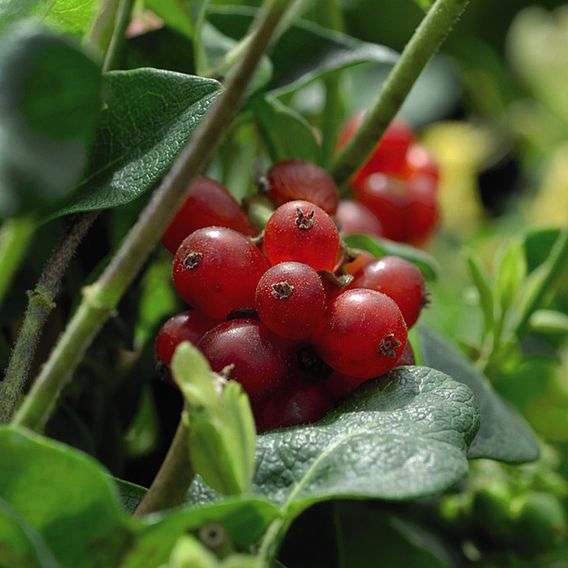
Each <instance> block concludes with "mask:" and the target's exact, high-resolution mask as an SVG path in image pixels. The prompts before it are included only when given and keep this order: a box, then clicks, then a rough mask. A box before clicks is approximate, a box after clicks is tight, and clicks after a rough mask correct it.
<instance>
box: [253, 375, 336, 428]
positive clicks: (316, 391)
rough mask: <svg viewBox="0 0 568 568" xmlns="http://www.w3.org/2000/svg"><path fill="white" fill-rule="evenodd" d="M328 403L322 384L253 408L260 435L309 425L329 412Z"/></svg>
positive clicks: (299, 388) (302, 388)
mask: <svg viewBox="0 0 568 568" xmlns="http://www.w3.org/2000/svg"><path fill="white" fill-rule="evenodd" d="M331 406H332V404H331V401H330V399H329V396H328V395H327V393H326V391H325V388H324V385H323V384H322V383H315V384H311V385H303V386H300V387H298V388H296V389H294V390H292V391H290V392H285V393H276V395H275V396H273V397H271V398H270V399H268V400H267V401H262V402H260V403H257V404H255V405H254V414H255V419H256V424H257V429H258V431H259V432H266V431H269V430H275V429H276V428H287V427H290V426H296V425H298V424H309V423H311V422H317V421H318V420H321V419H322V418H323V417H324V416H325V415H326V414H327V413H328V412H329V411H330V410H331Z"/></svg>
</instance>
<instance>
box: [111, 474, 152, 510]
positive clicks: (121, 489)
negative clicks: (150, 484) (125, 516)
mask: <svg viewBox="0 0 568 568" xmlns="http://www.w3.org/2000/svg"><path fill="white" fill-rule="evenodd" d="M114 482H115V483H116V486H117V488H118V494H119V497H120V501H121V503H122V506H123V507H124V508H125V509H126V510H127V511H128V512H129V513H134V511H136V507H138V505H139V504H140V502H141V501H142V499H144V496H145V495H146V493H147V491H148V490H147V489H146V488H145V487H142V486H141V485H136V484H135V483H130V481H126V480H124V479H118V477H115V478H114Z"/></svg>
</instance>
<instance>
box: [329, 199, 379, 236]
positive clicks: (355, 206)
mask: <svg viewBox="0 0 568 568" xmlns="http://www.w3.org/2000/svg"><path fill="white" fill-rule="evenodd" d="M335 218H336V219H337V222H338V223H339V228H340V230H341V232H342V233H343V234H344V235H352V234H354V233H365V234H368V235H375V236H377V237H380V236H381V235H382V228H381V223H380V221H379V220H378V219H377V217H376V215H375V214H374V213H372V212H371V210H370V209H369V208H367V207H365V206H364V205H363V204H362V203H357V202H356V201H350V200H347V199H345V200H341V201H340V202H339V207H338V208H337V213H336V215H335Z"/></svg>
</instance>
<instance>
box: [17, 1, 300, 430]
mask: <svg viewBox="0 0 568 568" xmlns="http://www.w3.org/2000/svg"><path fill="white" fill-rule="evenodd" d="M290 4H291V2H289V1H288V0H272V1H271V2H269V3H268V4H267V6H266V9H265V10H262V11H261V12H260V13H259V16H258V17H257V20H255V23H254V24H253V25H254V26H255V30H256V31H255V33H254V35H253V37H252V41H251V42H250V44H249V47H248V49H247V52H246V54H245V56H244V57H243V58H242V59H241V61H240V63H239V65H238V66H237V67H236V68H235V70H234V72H233V73H232V74H231V76H230V77H229V79H228V81H227V85H226V89H225V91H224V92H223V94H222V95H221V96H220V97H219V99H218V100H217V102H216V103H215V105H214V107H213V109H212V110H211V112H210V113H209V114H208V116H207V117H206V118H205V119H204V121H203V122H202V123H201V125H200V127H199V128H198V130H197V132H196V133H195V135H194V136H193V138H192V139H191V140H190V142H189V143H188V145H187V146H186V147H185V148H184V150H183V151H182V152H181V154H180V156H179V157H178V159H177V160H176V162H175V163H174V165H173V167H172V169H171V171H170V172H169V174H168V175H167V176H166V177H165V178H164V180H163V182H162V184H161V186H160V187H159V188H158V189H157V190H156V191H155V192H154V194H153V196H152V198H151V200H150V202H149V203H148V205H147V206H146V208H145V209H144V211H143V212H142V214H141V216H140V218H139V219H138V221H137V222H136V224H135V225H134V227H133V228H132V229H131V230H130V232H129V233H128V235H127V236H126V238H125V240H124V242H123V244H122V246H121V247H120V249H119V250H118V252H117V253H116V255H115V256H114V258H113V259H112V261H111V263H110V264H109V266H108V267H107V268H106V269H105V271H104V272H103V274H102V275H101V277H100V278H99V280H98V281H97V282H95V283H94V284H93V285H91V286H89V287H87V288H85V289H84V297H83V301H82V303H81V305H80V306H79V309H78V310H77V312H76V313H75V315H74V316H73V318H72V319H71V321H70V322H69V324H68V326H67V328H66V330H65V332H64V333H63V335H62V336H61V338H60V340H59V342H58V343H57V345H56V347H55V349H54V350H53V352H52V353H51V355H50V357H49V359H48V360H47V362H46V364H45V366H44V367H43V369H42V371H41V373H40V374H39V375H38V377H37V380H36V382H35V384H34V385H33V387H32V389H31V391H30V393H29V395H28V396H27V397H26V399H25V400H24V403H23V404H22V406H21V407H20V409H19V410H18V412H17V414H16V416H15V417H14V420H13V422H14V423H15V424H17V425H20V426H25V427H28V428H31V429H36V430H39V429H42V428H43V426H44V425H45V422H46V420H47V419H48V417H49V415H50V414H51V412H52V410H53V407H54V405H55V402H56V399H57V397H58V396H59V393H60V392H61V390H62V389H63V388H64V387H65V386H66V384H67V383H68V382H69V381H70V379H71V376H72V374H73V372H74V370H75V369H76V368H77V366H78V364H79V363H80V361H81V360H82V358H83V355H84V354H85V351H86V350H87V348H88V346H89V345H90V344H91V342H92V341H93V339H94V338H95V336H96V335H97V333H98V332H99V330H100V329H101V327H102V325H103V324H104V323H105V321H106V320H107V319H108V318H109V317H110V315H111V314H112V313H113V311H114V309H115V308H116V306H117V304H118V302H119V300H120V298H121V297H122V296H123V294H124V293H125V291H126V289H127V288H128V286H129V285H130V283H131V282H132V280H133V279H134V277H135V276H136V274H137V273H138V271H139V270H140V268H141V267H142V265H143V264H144V262H145V261H146V259H147V258H148V256H149V254H150V252H151V251H152V249H153V247H154V246H155V245H156V244H157V242H158V241H159V239H160V236H161V235H162V233H163V231H164V229H165V228H166V226H167V224H168V223H169V222H170V220H171V219H172V217H173V215H174V214H175V212H176V210H177V209H178V208H179V206H180V205H181V203H182V201H183V199H184V196H185V190H186V188H187V187H188V186H189V185H190V183H191V182H192V181H193V180H194V179H195V178H196V177H197V176H198V174H199V173H200V172H201V169H202V167H203V164H205V163H206V162H207V161H208V160H209V158H210V157H211V155H212V153H213V151H214V150H215V148H216V147H217V145H218V144H219V141H220V139H221V136H222V134H223V132H224V130H225V128H226V125H227V124H228V123H229V122H230V119H231V118H232V117H233V115H234V114H235V113H236V111H237V109H238V108H239V105H240V103H241V100H242V98H243V95H244V93H245V91H246V88H247V86H248V84H249V83H250V80H251V79H252V76H253V73H254V71H255V69H256V66H257V64H258V62H259V60H260V58H261V57H262V55H263V53H264V52H265V50H266V48H267V47H268V45H269V43H270V41H271V39H272V36H273V34H274V30H275V28H276V26H277V25H278V23H279V22H280V20H281V18H282V16H283V14H284V13H285V12H286V9H287V7H288V6H289V5H290Z"/></svg>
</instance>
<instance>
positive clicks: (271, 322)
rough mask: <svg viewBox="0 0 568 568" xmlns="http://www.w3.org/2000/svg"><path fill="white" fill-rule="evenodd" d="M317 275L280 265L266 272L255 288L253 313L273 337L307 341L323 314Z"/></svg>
mask: <svg viewBox="0 0 568 568" xmlns="http://www.w3.org/2000/svg"><path fill="white" fill-rule="evenodd" d="M325 306H326V302H325V292H324V289H323V285H322V283H321V279H320V277H319V274H318V273H317V272H316V271H315V270H314V269H313V268H311V267H309V266H307V265H306V264H300V263H299V262H283V263H282V264H277V265H276V266H273V267H272V268H270V269H269V270H267V271H266V272H265V273H264V275H263V277H262V278H261V279H260V281H259V282H258V286H257V287H256V309H257V311H258V315H259V316H260V319H261V320H262V322H263V323H264V324H265V325H266V327H268V329H270V330H271V331H273V332H274V333H277V334H278V335H281V336H282V337H287V338H289V339H303V338H306V337H309V336H310V335H311V333H312V331H313V330H314V328H315V327H316V325H317V324H318V323H319V321H320V320H321V317H322V316H323V313H324V311H325Z"/></svg>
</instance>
